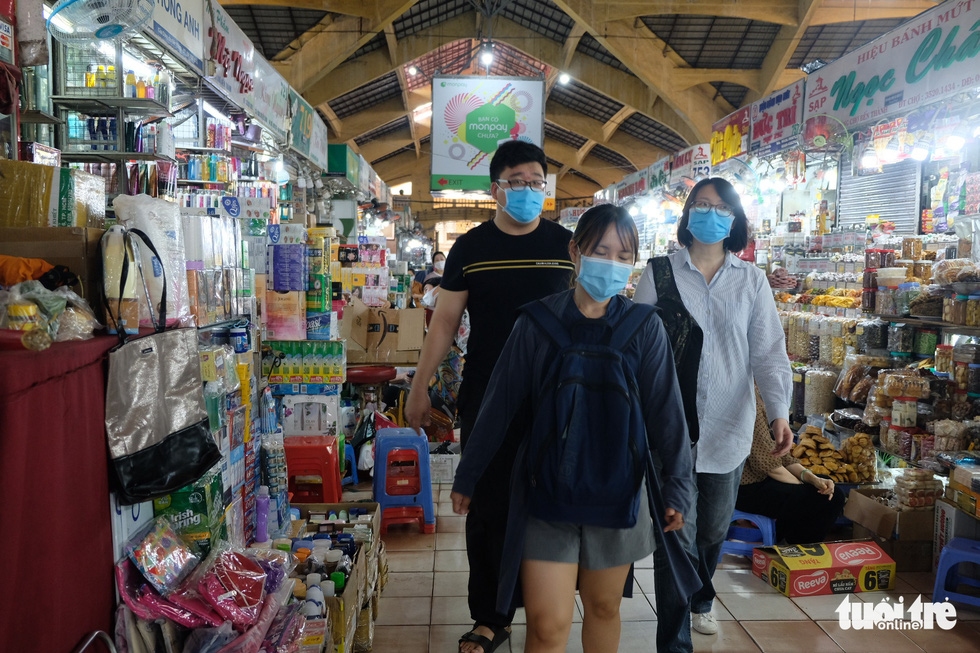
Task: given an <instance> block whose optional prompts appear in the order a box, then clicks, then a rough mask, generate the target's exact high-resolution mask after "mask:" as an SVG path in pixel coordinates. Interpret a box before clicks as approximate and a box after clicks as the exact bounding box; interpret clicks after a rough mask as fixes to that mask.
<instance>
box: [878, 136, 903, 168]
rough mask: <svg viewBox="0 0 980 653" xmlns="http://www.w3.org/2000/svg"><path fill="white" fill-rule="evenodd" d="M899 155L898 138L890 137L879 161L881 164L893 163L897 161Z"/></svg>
mask: <svg viewBox="0 0 980 653" xmlns="http://www.w3.org/2000/svg"><path fill="white" fill-rule="evenodd" d="M899 154H900V152H899V144H898V136H892V137H891V139H889V141H888V144H887V145H885V149H884V150H882V152H881V161H882V163H895V162H896V161H898V156H899Z"/></svg>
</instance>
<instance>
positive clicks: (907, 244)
mask: <svg viewBox="0 0 980 653" xmlns="http://www.w3.org/2000/svg"><path fill="white" fill-rule="evenodd" d="M902 258H907V259H912V260H914V261H918V260H919V259H921V258H922V239H921V238H919V237H918V236H905V237H904V238H902Z"/></svg>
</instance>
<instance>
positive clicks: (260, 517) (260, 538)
mask: <svg viewBox="0 0 980 653" xmlns="http://www.w3.org/2000/svg"><path fill="white" fill-rule="evenodd" d="M268 540H269V488H268V487H267V486H265V485H260V486H259V494H258V496H257V497H256V498H255V541H256V542H266V541H268Z"/></svg>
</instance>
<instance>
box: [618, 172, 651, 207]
mask: <svg viewBox="0 0 980 653" xmlns="http://www.w3.org/2000/svg"><path fill="white" fill-rule="evenodd" d="M652 168H653V166H650V168H644V169H643V170H638V171H636V172H634V173H631V174H629V175H626V177H625V178H624V179H623V181H621V182H619V183H618V184H616V202H617V203H618V204H625V203H626V202H628V201H630V200H631V199H632V198H634V197H637V196H639V195H644V194H646V192H647V191H648V190H650V170H651V169H652Z"/></svg>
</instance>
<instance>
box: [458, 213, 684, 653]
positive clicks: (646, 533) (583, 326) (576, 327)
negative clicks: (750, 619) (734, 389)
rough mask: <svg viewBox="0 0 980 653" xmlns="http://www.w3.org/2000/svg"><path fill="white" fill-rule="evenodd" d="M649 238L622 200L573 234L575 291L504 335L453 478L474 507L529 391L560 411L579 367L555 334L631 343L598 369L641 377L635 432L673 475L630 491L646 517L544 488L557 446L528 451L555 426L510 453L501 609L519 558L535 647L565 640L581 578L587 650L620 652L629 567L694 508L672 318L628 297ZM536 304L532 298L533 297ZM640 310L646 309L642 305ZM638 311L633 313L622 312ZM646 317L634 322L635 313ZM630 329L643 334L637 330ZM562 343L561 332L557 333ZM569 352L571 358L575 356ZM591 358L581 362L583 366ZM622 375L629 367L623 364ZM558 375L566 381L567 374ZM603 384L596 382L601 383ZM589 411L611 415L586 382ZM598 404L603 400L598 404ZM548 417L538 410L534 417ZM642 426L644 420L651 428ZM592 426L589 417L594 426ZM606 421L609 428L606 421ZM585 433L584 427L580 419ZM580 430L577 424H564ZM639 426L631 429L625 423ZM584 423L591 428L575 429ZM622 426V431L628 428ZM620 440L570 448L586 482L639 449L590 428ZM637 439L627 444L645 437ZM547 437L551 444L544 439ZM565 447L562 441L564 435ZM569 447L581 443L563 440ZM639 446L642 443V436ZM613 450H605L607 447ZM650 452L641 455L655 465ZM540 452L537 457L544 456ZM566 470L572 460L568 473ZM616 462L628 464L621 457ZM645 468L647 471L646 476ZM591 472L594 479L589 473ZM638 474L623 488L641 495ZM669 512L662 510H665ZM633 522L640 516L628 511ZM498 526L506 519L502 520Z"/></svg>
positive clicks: (580, 395) (584, 403)
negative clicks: (652, 490) (568, 501)
mask: <svg viewBox="0 0 980 653" xmlns="http://www.w3.org/2000/svg"><path fill="white" fill-rule="evenodd" d="M638 246H639V237H638V235H637V232H636V226H635V225H634V224H633V219H632V218H631V217H630V216H629V213H627V212H626V210H625V209H622V208H620V207H616V206H613V205H611V204H606V205H603V206H598V207H595V208H592V209H590V210H589V211H587V212H586V213H585V214H584V215H583V216H582V218H581V220H580V221H579V223H578V226H577V227H576V229H575V235H574V236H573V237H572V243H571V244H570V245H569V251H570V254H571V259H572V261H573V263H574V264H575V267H576V270H577V271H578V275H577V276H578V282H577V283H576V285H575V287H574V289H572V290H566V291H565V292H562V293H559V294H557V295H554V296H552V297H548V298H546V299H544V300H543V301H542V302H541V303H542V304H543V305H544V307H545V311H547V313H545V315H553V316H554V317H556V318H557V321H554V324H550V322H552V320H550V319H549V320H547V321H542V322H538V320H539V319H541V318H535V317H532V316H531V315H529V314H527V313H525V314H522V316H521V317H520V318H518V320H517V324H516V325H515V326H514V330H513V332H511V335H510V338H509V340H508V341H507V345H506V346H505V348H504V351H503V353H502V354H501V356H500V360H499V361H498V363H497V366H496V368H495V369H494V372H493V377H492V378H491V380H490V386H489V388H488V390H487V394H486V397H485V399H484V401H483V406H482V408H481V410H480V414H479V417H478V418H477V422H476V425H475V427H474V428H473V431H472V433H471V434H470V439H469V444H468V447H469V448H468V449H467V454H466V455H464V456H463V457H462V459H461V461H460V464H459V468H458V470H457V472H456V481H455V484H454V486H453V493H452V500H453V509H454V510H455V511H456V512H457V513H460V514H466V513H467V510H468V509H469V507H470V497H471V496H472V495H473V491H474V487H475V486H476V485H477V483H478V480H480V479H481V478H485V477H486V476H487V475H489V474H490V473H491V472H490V470H489V464H488V463H489V462H490V460H491V459H492V458H494V456H495V454H496V453H497V451H498V449H499V448H500V446H501V444H502V443H503V440H504V439H505V437H506V432H507V426H508V423H509V422H510V419H511V417H512V416H513V415H515V414H516V413H517V412H518V411H519V410H520V409H521V406H523V405H526V404H528V403H530V405H531V406H533V408H532V412H534V413H537V412H539V411H548V410H551V411H555V410H556V409H557V404H556V403H553V402H554V399H553V397H554V395H555V393H556V392H557V391H551V392H549V390H548V389H549V388H552V387H554V386H553V384H555V383H558V381H559V378H556V376H554V375H558V374H560V373H561V372H559V370H558V369H555V368H554V365H555V364H560V365H561V366H562V367H564V365H566V364H567V365H574V363H573V362H567V361H569V360H570V359H568V358H567V357H566V358H565V359H561V358H559V359H558V361H559V363H556V356H560V355H559V350H558V349H557V348H558V347H560V346H561V347H564V348H563V349H562V350H561V351H568V348H567V343H562V339H561V338H558V339H555V336H554V334H553V331H555V330H557V329H560V328H561V325H567V334H568V336H569V338H570V341H571V342H572V343H573V344H572V347H584V348H587V347H590V346H595V345H602V344H605V343H609V342H610V341H612V342H613V343H616V344H613V345H612V346H614V347H618V346H620V345H621V343H622V342H625V343H626V344H625V345H622V350H621V356H622V358H619V356H618V355H617V356H616V357H615V358H614V357H610V358H608V359H600V360H603V361H604V362H602V363H597V364H596V365H597V366H598V367H595V368H593V369H592V372H594V373H595V374H596V375H600V376H602V378H605V379H608V380H609V382H610V383H612V382H613V381H612V380H613V379H617V378H619V377H618V376H617V373H618V370H621V369H622V366H623V365H624V364H625V367H626V368H627V369H628V370H629V373H628V375H627V378H630V377H632V378H633V379H635V386H634V387H635V388H636V390H635V395H634V396H635V397H636V400H637V404H636V405H637V406H638V407H639V411H638V412H639V413H640V415H641V418H642V425H640V427H639V431H636V432H635V435H636V436H637V437H639V438H641V440H640V441H641V442H643V441H644V440H645V441H646V443H647V444H648V446H649V449H650V450H657V451H658V452H659V457H660V458H661V460H663V461H664V468H663V470H664V474H663V476H662V479H661V480H658V479H657V478H646V479H645V480H644V481H643V482H640V480H639V479H637V483H638V485H637V486H634V489H633V490H632V491H633V492H635V493H636V494H634V495H633V496H634V497H636V496H637V494H638V495H639V504H640V505H639V509H638V512H636V513H634V515H635V525H634V526H632V527H627V528H613V527H608V526H610V524H606V525H605V526H600V525H595V524H596V522H602V521H604V520H608V519H609V517H608V516H607V515H608V514H610V513H614V512H615V511H617V509H618V506H617V505H614V504H613V503H605V504H603V505H592V506H589V507H588V510H586V509H585V508H584V507H583V506H579V508H580V509H579V510H574V509H572V510H568V509H567V508H566V509H565V510H563V509H562V507H561V506H562V505H563V504H561V497H560V496H557V495H554V494H547V490H546V489H545V488H546V487H548V484H547V481H546V480H545V479H546V478H547V476H546V475H547V471H543V470H545V469H546V468H540V469H538V468H534V467H533V466H534V464H535V460H537V461H541V460H542V459H543V457H544V456H545V455H548V454H547V453H546V452H541V451H539V450H534V451H529V450H530V449H531V447H533V446H534V445H533V444H531V443H532V442H534V441H538V442H541V441H549V440H550V437H549V435H548V434H540V435H538V436H534V437H529V438H528V443H529V445H528V446H525V447H522V448H521V449H520V451H519V453H518V456H517V458H516V459H515V460H514V462H513V467H514V478H515V486H514V488H513V491H514V497H513V502H512V505H511V512H510V516H509V519H508V521H507V523H506V549H505V552H504V559H503V567H502V569H501V580H500V587H499V590H498V591H499V595H498V599H497V607H498V609H500V610H501V611H503V610H504V609H506V607H507V606H509V605H511V603H512V602H513V598H514V592H515V589H516V584H517V576H518V568H519V570H520V579H521V587H522V590H523V600H524V606H525V609H526V611H527V643H526V648H525V649H524V650H525V651H526V652H528V653H545V652H558V651H564V650H565V646H566V643H567V641H568V634H569V630H570V628H571V625H572V615H573V613H574V611H575V590H576V587H577V588H578V589H579V591H580V594H581V599H582V605H583V608H584V619H583V624H582V649H583V650H584V651H585V653H600V652H606V653H612V652H615V651H617V650H618V648H619V639H620V618H619V607H620V602H621V600H622V596H623V590H624V586H625V583H626V581H627V577H628V574H629V570H630V565H631V564H632V563H633V562H635V561H637V560H640V559H642V558H644V557H646V556H647V555H649V554H650V553H651V552H652V551H653V550H654V548H657V546H658V545H657V542H656V540H657V534H656V532H655V531H656V530H660V529H662V531H663V533H664V535H663V538H671V539H673V538H676V535H675V534H673V533H672V532H673V531H676V530H678V529H679V528H680V527H681V526H682V524H683V523H684V517H683V515H684V514H686V511H687V509H688V507H689V501H690V497H691V488H690V487H689V485H690V484H691V482H692V481H691V474H690V469H691V465H692V463H691V458H690V455H691V453H690V446H689V440H688V435H687V429H686V427H685V423H684V408H683V406H682V404H681V395H680V389H679V388H678V385H677V379H676V377H675V375H674V362H673V358H672V356H671V355H670V342H669V341H668V339H667V335H666V333H665V332H664V328H663V325H662V324H661V321H660V319H659V318H658V317H656V314H655V313H654V312H652V311H649V310H648V309H647V307H639V306H636V305H635V304H633V303H632V302H630V301H629V300H628V299H627V298H626V297H623V296H619V293H621V292H622V291H623V290H624V289H625V288H626V283H627V281H628V280H629V276H630V272H631V270H632V267H633V265H634V264H635V262H636V253H637V249H638ZM528 310H530V308H529V309H528ZM640 311H642V312H640ZM627 316H629V318H630V323H629V324H625V322H626V320H627ZM633 320H635V321H636V322H634V321H633ZM627 332H629V333H632V334H633V335H632V338H629V336H628V335H627ZM559 343H562V344H559ZM589 351H590V352H591V354H590V357H591V358H593V359H595V358H597V357H599V356H600V353H601V352H602V351H603V350H600V349H590V350H589ZM574 355H575V354H569V355H567V356H574ZM581 369H584V368H581ZM620 373H621V372H620ZM559 387H560V385H559ZM592 393H595V394H592ZM575 399H576V401H578V402H580V403H579V406H580V407H584V408H580V409H581V410H596V411H598V412H599V413H600V414H598V415H596V416H594V418H593V416H592V414H591V413H587V414H577V415H576V419H577V421H579V422H580V423H582V424H588V425H594V424H596V423H605V422H607V421H608V420H609V416H608V415H607V414H606V410H607V403H606V402H607V401H608V400H604V399H602V395H600V394H599V391H598V390H591V391H588V390H581V391H577V392H576V393H575ZM590 402H592V403H590ZM543 423H552V422H549V421H548V416H547V415H545V418H544V419H543V420H541V419H536V420H535V421H534V425H535V428H539V426H540V425H541V424H543ZM644 425H645V429H644ZM583 428H586V429H589V430H590V431H591V430H592V428H591V427H590V426H585V427H583ZM600 428H601V427H600ZM570 429H571V430H573V431H574V428H572V427H570ZM561 430H562V432H563V433H565V434H566V436H565V437H567V438H568V439H569V440H574V439H575V436H576V434H574V433H573V434H571V435H569V431H568V430H565V429H561ZM627 430H628V429H627ZM578 435H581V433H580V434H578ZM617 435H618V437H617ZM592 438H600V439H602V440H605V441H607V442H609V443H610V444H608V445H607V446H608V447H609V448H601V449H599V450H598V451H599V452H600V453H597V455H593V456H591V457H586V456H584V453H585V451H591V452H592V453H593V454H596V449H594V448H591V447H588V448H586V449H577V448H575V449H573V453H568V451H567V449H566V452H565V453H564V454H563V456H562V459H563V461H564V463H567V462H568V458H569V457H570V456H572V455H577V456H579V458H582V457H585V458H586V459H587V460H588V461H589V462H588V463H586V464H584V465H583V467H582V469H580V470H579V473H577V474H576V479H577V480H578V482H582V483H586V484H588V485H589V486H590V487H591V488H592V492H593V493H594V492H598V491H600V490H599V489H598V488H599V487H603V486H598V487H597V486H596V485H594V484H593V483H594V482H595V480H596V479H602V480H603V481H605V480H606V479H608V478H609V475H608V472H606V473H603V472H600V471H599V470H604V469H608V468H609V467H611V466H612V467H619V466H620V463H618V462H614V461H621V460H623V459H624V458H627V457H628V455H629V454H628V449H629V447H628V446H627V444H626V443H625V442H624V440H623V439H622V438H623V435H622V434H614V433H608V432H607V433H603V432H601V431H600V432H593V433H589V437H587V438H585V439H584V440H578V442H584V441H585V440H589V439H592ZM613 442H616V443H619V444H620V445H622V450H621V451H619V450H612V447H613V444H612V443H613ZM634 443H635V441H631V442H630V443H629V444H633V445H634V446H635V444H634ZM542 446H544V445H542ZM555 446H556V447H557V445H555ZM566 446H569V447H572V446H574V445H570V444H569V445H566ZM636 450H637V451H642V449H641V448H639V447H638V448H637V449H636ZM603 457H605V458H606V461H605V462H604V461H603V460H602V459H601V458H603ZM645 462H646V461H645V460H644V462H643V463H641V465H642V468H643V469H644V470H645V469H646V464H645ZM539 464H540V463H539ZM566 473H567V472H566ZM618 473H620V474H623V475H626V476H627V477H628V476H629V474H630V470H628V469H621V470H619V471H618ZM532 474H534V475H536V476H537V477H538V481H539V482H538V483H536V484H535V487H531V482H530V481H528V480H527V479H528V478H529V477H530V475H532ZM645 475H646V473H645V472H643V476H645ZM590 481H593V483H590ZM647 483H650V484H653V487H658V488H661V487H662V497H663V498H662V499H661V492H659V491H658V492H657V493H656V494H654V495H651V496H650V497H648V496H647ZM628 488H629V484H628V482H627V489H626V493H627V494H629V493H630V491H631V490H630V489H628ZM661 515H662V518H661ZM626 522H629V520H626ZM503 527H504V525H503V524H498V528H503ZM674 544H675V551H676V552H677V556H676V559H678V560H680V561H681V562H682V564H681V565H679V566H678V567H675V568H674V569H668V570H667V573H668V574H671V573H672V572H673V571H677V572H679V573H682V574H683V573H684V568H683V562H685V561H686V559H685V554H684V552H683V549H682V548H681V547H680V546H679V543H674ZM686 571H687V574H688V578H689V579H690V580H691V581H692V582H695V583H696V581H695V580H694V579H695V578H696V572H695V570H694V568H693V566H691V565H687V568H686Z"/></svg>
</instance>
